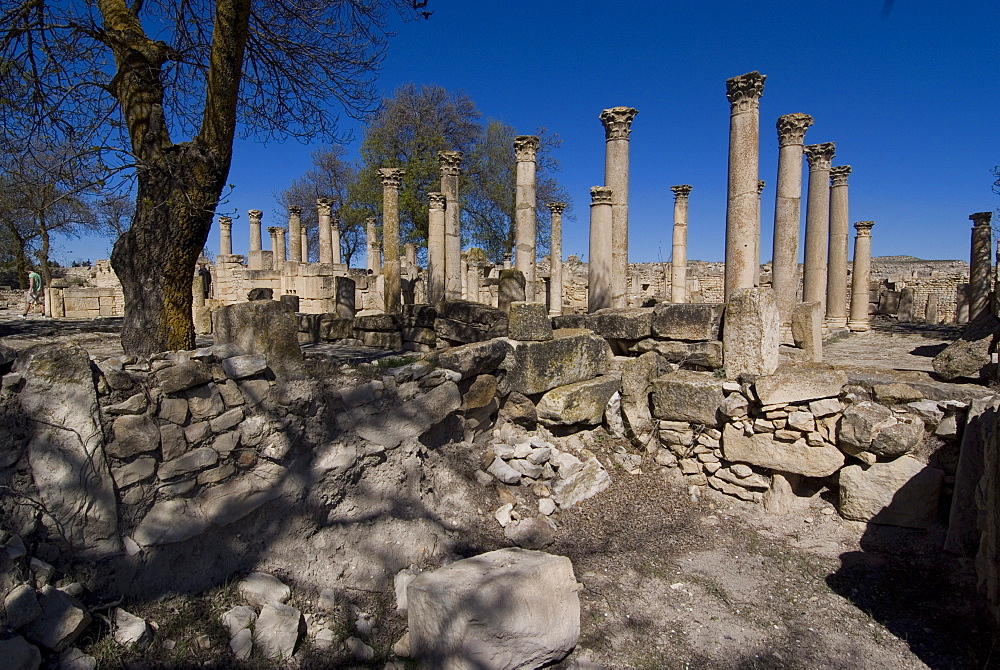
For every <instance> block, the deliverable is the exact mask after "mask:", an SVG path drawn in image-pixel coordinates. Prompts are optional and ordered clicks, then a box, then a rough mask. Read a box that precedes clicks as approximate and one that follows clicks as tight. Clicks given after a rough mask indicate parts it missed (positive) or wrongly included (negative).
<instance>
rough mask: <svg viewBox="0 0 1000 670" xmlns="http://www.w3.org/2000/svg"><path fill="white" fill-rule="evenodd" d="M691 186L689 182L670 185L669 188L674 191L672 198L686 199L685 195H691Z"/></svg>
mask: <svg viewBox="0 0 1000 670" xmlns="http://www.w3.org/2000/svg"><path fill="white" fill-rule="evenodd" d="M692 188H694V187H693V186H691V185H690V184H678V185H677V186H671V187H670V190H671V191H673V192H674V200H687V197H688V196H689V195H691V189H692Z"/></svg>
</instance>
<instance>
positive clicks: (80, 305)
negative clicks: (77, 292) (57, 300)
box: [63, 295, 101, 313]
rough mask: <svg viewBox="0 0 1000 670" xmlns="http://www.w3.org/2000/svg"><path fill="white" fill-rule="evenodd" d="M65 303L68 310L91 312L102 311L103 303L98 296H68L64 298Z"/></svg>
mask: <svg viewBox="0 0 1000 670" xmlns="http://www.w3.org/2000/svg"><path fill="white" fill-rule="evenodd" d="M63 305H65V309H66V312H67V313H69V312H89V311H100V309H101V303H100V300H99V299H98V298H96V297H94V298H83V297H79V296H72V297H71V296H68V295H67V296H66V297H65V298H64V299H63Z"/></svg>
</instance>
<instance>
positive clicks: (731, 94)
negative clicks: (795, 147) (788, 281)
mask: <svg viewBox="0 0 1000 670" xmlns="http://www.w3.org/2000/svg"><path fill="white" fill-rule="evenodd" d="M765 79H766V76H765V75H762V74H761V73H760V72H748V73H747V74H743V75H740V76H738V77H733V78H732V79H727V80H726V97H728V98H729V104H730V116H729V181H728V191H727V192H728V196H727V199H726V276H725V299H726V301H727V302H728V300H729V296H730V295H732V293H733V291H735V290H736V289H742V288H753V286H754V285H755V284H756V283H757V275H758V273H759V267H758V265H757V258H756V254H757V246H758V245H759V241H758V240H759V238H760V229H759V225H760V214H759V208H760V198H759V197H758V195H757V181H758V176H757V175H758V160H759V152H760V146H759V145H760V119H759V116H760V96H761V95H762V94H763V93H764V80H765Z"/></svg>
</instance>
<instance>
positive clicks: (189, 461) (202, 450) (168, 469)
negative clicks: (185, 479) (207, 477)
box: [159, 447, 219, 480]
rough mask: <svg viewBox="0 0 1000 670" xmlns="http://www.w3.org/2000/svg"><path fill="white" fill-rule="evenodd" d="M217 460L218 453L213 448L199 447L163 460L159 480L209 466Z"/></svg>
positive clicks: (180, 475)
mask: <svg viewBox="0 0 1000 670" xmlns="http://www.w3.org/2000/svg"><path fill="white" fill-rule="evenodd" d="M218 461H219V454H218V453H216V451H215V450H214V449H212V448H211V447H199V448H197V449H192V450H191V451H189V452H187V453H186V454H184V455H183V456H179V457H178V458H175V459H173V460H172V461H164V462H163V463H162V464H161V465H160V472H159V477H160V479H161V480H167V479H173V478H175V477H182V476H184V475H187V474H190V473H192V472H197V471H199V470H204V469H205V468H208V467H211V466H213V465H215V464H216V463H217V462H218Z"/></svg>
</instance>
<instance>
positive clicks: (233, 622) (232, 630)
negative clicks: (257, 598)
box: [222, 572, 291, 637]
mask: <svg viewBox="0 0 1000 670" xmlns="http://www.w3.org/2000/svg"><path fill="white" fill-rule="evenodd" d="M257 574H261V573H259V572H254V573H251V575H257ZM249 577H250V575H247V578H249ZM242 581H246V580H245V579H244V580H241V583H242ZM289 595H291V594H290V593H289ZM287 599H288V598H287V597H286V598H285V600H287ZM266 602H268V601H267V600H264V603H266ZM274 602H282V603H283V602H284V600H276V601H274ZM261 606H263V605H261ZM256 620H257V612H256V611H254V608H253V607H250V606H248V605H237V606H236V607H234V608H232V609H231V610H229V611H227V612H225V613H224V614H223V615H222V625H223V627H225V629H226V630H227V631H229V635H230V637H232V636H234V635H236V634H237V633H239V632H240V631H241V630H245V629H247V628H249V627H250V626H252V625H253V624H254V622H255V621H256Z"/></svg>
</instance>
